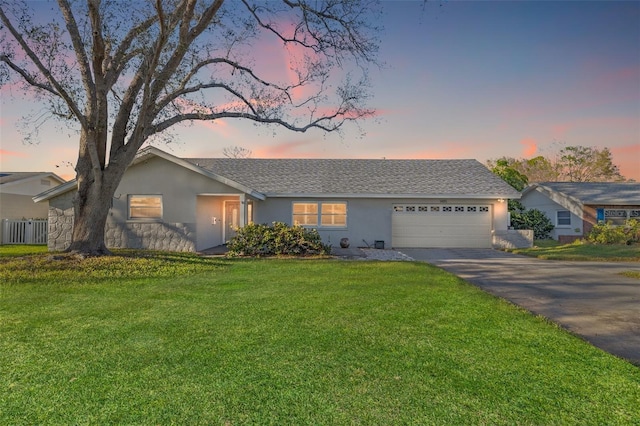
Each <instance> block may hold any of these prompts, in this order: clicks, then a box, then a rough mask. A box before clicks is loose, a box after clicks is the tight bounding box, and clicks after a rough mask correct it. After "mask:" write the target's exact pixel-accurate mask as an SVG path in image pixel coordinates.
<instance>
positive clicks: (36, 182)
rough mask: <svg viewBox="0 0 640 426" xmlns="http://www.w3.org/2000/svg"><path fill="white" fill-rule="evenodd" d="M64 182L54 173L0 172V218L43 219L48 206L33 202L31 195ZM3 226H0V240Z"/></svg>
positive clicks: (46, 213)
mask: <svg viewBox="0 0 640 426" xmlns="http://www.w3.org/2000/svg"><path fill="white" fill-rule="evenodd" d="M64 182H65V180H64V179H62V178H61V177H59V176H58V175H56V174H54V173H46V172H0V220H2V223H4V219H16V220H20V219H45V218H46V217H47V215H48V210H49V206H48V205H47V203H40V204H36V203H34V202H33V196H34V195H36V194H39V193H41V192H42V191H45V190H48V189H51V188H54V187H56V186H58V185H60V184H62V183H64ZM3 228H4V226H0V241H3V239H2V232H3Z"/></svg>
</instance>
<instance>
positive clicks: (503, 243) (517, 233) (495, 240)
mask: <svg viewBox="0 0 640 426" xmlns="http://www.w3.org/2000/svg"><path fill="white" fill-rule="evenodd" d="M492 245H493V248H496V249H514V248H527V247H533V230H532V229H509V230H507V231H494V233H493V237H492Z"/></svg>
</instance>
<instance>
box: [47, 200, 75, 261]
mask: <svg viewBox="0 0 640 426" xmlns="http://www.w3.org/2000/svg"><path fill="white" fill-rule="evenodd" d="M73 194H74V192H67V193H66V194H63V195H61V196H59V197H55V198H52V199H51V200H49V217H48V219H49V220H48V222H49V225H48V226H49V238H48V240H47V247H48V248H49V250H50V251H61V250H65V249H67V248H68V247H69V245H70V244H71V234H72V232H73Z"/></svg>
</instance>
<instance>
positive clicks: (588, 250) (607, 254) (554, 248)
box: [509, 240, 640, 262]
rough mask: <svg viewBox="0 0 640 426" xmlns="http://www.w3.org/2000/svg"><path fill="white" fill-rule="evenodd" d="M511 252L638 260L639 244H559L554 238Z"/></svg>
mask: <svg viewBox="0 0 640 426" xmlns="http://www.w3.org/2000/svg"><path fill="white" fill-rule="evenodd" d="M509 251H510V252H512V253H516V254H523V255H526V256H532V257H538V258H540V259H547V260H580V261H596V262H599V261H604V262H638V261H640V244H637V243H636V244H631V245H626V244H589V243H585V242H581V241H577V242H575V243H572V244H559V243H558V242H557V241H554V240H537V241H535V243H534V246H533V247H532V248H525V249H512V250H509Z"/></svg>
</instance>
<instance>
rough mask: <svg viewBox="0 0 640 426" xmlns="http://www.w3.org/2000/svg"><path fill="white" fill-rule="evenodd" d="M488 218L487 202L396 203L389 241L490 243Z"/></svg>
mask: <svg viewBox="0 0 640 426" xmlns="http://www.w3.org/2000/svg"><path fill="white" fill-rule="evenodd" d="M444 209H447V211H443V210H444ZM491 220H492V217H491V211H490V208H489V206H479V205H460V206H455V207H453V206H452V207H449V206H445V207H443V206H441V205H396V206H394V213H393V215H392V245H393V246H394V247H474V248H475V247H478V248H486V247H491Z"/></svg>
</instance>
